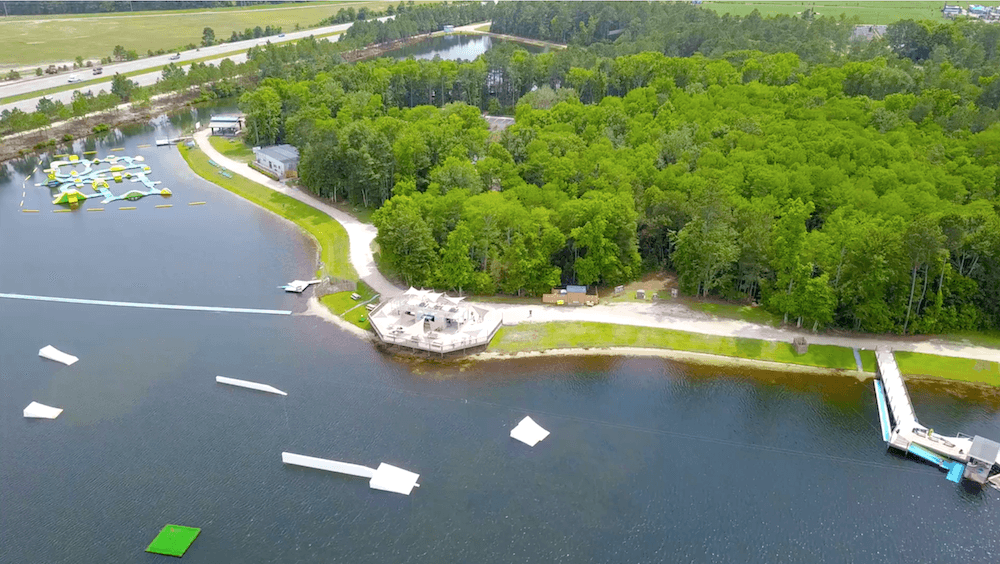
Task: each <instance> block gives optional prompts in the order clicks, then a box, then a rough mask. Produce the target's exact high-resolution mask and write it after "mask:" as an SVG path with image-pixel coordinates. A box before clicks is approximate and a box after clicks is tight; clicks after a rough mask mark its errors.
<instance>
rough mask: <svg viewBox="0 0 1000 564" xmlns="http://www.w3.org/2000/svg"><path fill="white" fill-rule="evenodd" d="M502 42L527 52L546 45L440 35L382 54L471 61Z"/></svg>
mask: <svg viewBox="0 0 1000 564" xmlns="http://www.w3.org/2000/svg"><path fill="white" fill-rule="evenodd" d="M502 43H513V44H514V45H516V46H517V47H520V48H521V49H524V50H526V51H528V52H529V53H544V52H546V51H548V48H547V47H539V46H537V45H529V44H527V43H520V42H516V41H508V40H504V39H496V38H493V37H490V36H487V35H440V36H437V37H432V38H430V39H427V40H424V41H421V42H420V43H414V44H413V45H407V46H406V47H402V48H400V49H393V50H392V51H386V52H385V53H383V54H382V56H383V57H392V58H394V59H409V58H410V57H413V58H414V59H433V58H435V57H440V58H442V59H444V60H447V61H459V60H461V61H472V60H474V59H475V58H476V57H478V56H480V55H482V54H483V53H485V52H487V51H489V50H490V49H492V48H493V47H496V46H497V45H500V44H502Z"/></svg>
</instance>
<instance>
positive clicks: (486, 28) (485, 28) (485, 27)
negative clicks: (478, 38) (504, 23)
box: [476, 24, 493, 31]
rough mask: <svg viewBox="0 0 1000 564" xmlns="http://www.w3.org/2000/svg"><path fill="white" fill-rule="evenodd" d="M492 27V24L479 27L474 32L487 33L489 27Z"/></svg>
mask: <svg viewBox="0 0 1000 564" xmlns="http://www.w3.org/2000/svg"><path fill="white" fill-rule="evenodd" d="M492 25H493V24H486V25H481V26H479V27H477V28H476V31H489V30H490V26H492Z"/></svg>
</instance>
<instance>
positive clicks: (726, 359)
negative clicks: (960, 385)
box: [465, 347, 937, 382]
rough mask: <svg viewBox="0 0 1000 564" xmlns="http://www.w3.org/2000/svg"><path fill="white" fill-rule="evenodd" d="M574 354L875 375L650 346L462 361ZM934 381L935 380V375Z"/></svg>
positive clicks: (476, 357) (491, 354)
mask: <svg viewBox="0 0 1000 564" xmlns="http://www.w3.org/2000/svg"><path fill="white" fill-rule="evenodd" d="M574 356H603V357H610V358H614V357H639V358H665V359H669V360H677V361H681V362H687V363H691V364H700V365H708V366H747V367H754V368H764V369H768V370H774V371H777V372H800V373H807V374H822V375H826V376H849V377H852V378H856V379H857V380H859V381H861V382H864V381H866V380H871V379H873V378H875V374H874V373H871V372H859V371H857V370H843V369H840V368H824V367H821V366H807V365H804V364H792V363H786V362H776V361H771V360H759V359H753V358H739V357H734V356H724V355H718V354H710V353H700V352H693V351H682V350H676V349H657V348H650V347H603V348H583V347H567V348H557V349H547V350H543V351H519V352H512V353H507V352H496V351H484V352H481V353H476V354H473V355H469V356H467V357H465V359H466V360H472V361H477V362H488V361H493V360H514V359H523V358H545V357H574ZM935 380H937V379H936V378H935Z"/></svg>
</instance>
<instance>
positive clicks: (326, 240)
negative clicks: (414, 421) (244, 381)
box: [178, 142, 375, 330]
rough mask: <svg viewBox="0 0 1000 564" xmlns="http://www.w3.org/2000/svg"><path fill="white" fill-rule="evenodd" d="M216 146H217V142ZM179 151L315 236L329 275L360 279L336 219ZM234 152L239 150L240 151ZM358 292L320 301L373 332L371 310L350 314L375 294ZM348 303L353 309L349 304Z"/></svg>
mask: <svg viewBox="0 0 1000 564" xmlns="http://www.w3.org/2000/svg"><path fill="white" fill-rule="evenodd" d="M226 143H228V142H226ZM214 145H216V144H215V143H213V146H214ZM178 148H179V149H180V151H181V156H183V157H184V160H185V161H187V164H188V166H189V167H191V170H193V171H194V172H195V173H196V174H197V175H198V176H200V177H202V178H204V179H205V180H208V181H209V182H212V183H213V184H216V185H218V186H221V187H222V188H225V189H226V190H229V191H230V192H232V193H234V194H236V195H237V196H240V197H242V198H245V199H247V200H250V201H251V202H253V203H255V204H257V205H258V206H260V207H262V208H264V209H266V210H268V211H271V212H273V213H276V214H278V215H280V216H281V217H284V218H285V219H288V220H290V221H292V222H293V223H295V224H296V225H298V226H299V227H300V228H301V229H302V230H303V231H305V232H306V233H308V234H309V235H311V236H312V238H313V239H314V240H315V241H316V243H317V244H318V245H319V248H320V257H321V258H320V260H322V262H323V266H324V269H325V272H326V273H327V274H329V275H331V276H335V277H337V278H344V279H347V280H357V279H358V274H357V272H355V271H354V267H353V266H351V263H350V260H349V258H348V249H349V245H348V238H347V231H345V230H344V227H343V226H342V225H340V224H339V223H337V222H336V221H334V220H333V218H331V217H330V216H328V215H326V214H325V213H323V212H321V211H320V210H318V209H316V208H314V207H312V206H310V205H308V204H304V203H302V202H300V201H298V200H296V199H294V198H291V197H289V196H286V195H284V194H280V193H278V192H275V191H274V190H271V189H270V188H267V187H266V186H262V185H260V184H257V183H256V182H253V181H251V180H248V179H246V178H244V177H242V176H240V175H238V174H234V175H233V177H232V178H226V177H224V176H222V175H221V174H219V169H218V168H216V167H214V166H212V165H211V164H209V162H208V160H209V159H208V156H207V155H205V153H203V152H202V151H200V150H199V149H197V148H194V149H189V148H188V147H187V146H185V145H178ZM231 150H233V151H239V148H236V149H231ZM323 272H324V270H321V271H319V272H318V273H317V275H318V276H322V275H323ZM357 292H358V294H361V296H362V299H361V300H358V301H354V300H352V299H351V297H350V296H351V294H352V293H353V292H340V293H338V294H331V295H329V296H324V297H323V298H322V299H321V300H320V301H321V302H322V303H323V304H324V305H326V307H327V308H329V309H330V311H332V312H333V313H334V314H336V315H339V316H341V317H343V318H344V319H345V320H347V321H349V322H351V323H353V324H355V325H357V326H358V327H361V328H362V329H365V330H371V326H370V325H369V324H368V316H367V314H368V310H366V309H365V308H364V307H360V308H357V309H354V310H352V311H349V312H347V310H348V309H350V307H351V306H355V305H358V304H359V303H362V302H364V301H365V300H367V299H369V298H371V297H372V296H373V295H375V294H374V292H373V291H372V289H371V288H369V287H368V286H367V285H365V284H364V283H363V282H359V283H358V289H357ZM348 303H349V304H350V306H348V305H347V304H348ZM345 312H346V315H345Z"/></svg>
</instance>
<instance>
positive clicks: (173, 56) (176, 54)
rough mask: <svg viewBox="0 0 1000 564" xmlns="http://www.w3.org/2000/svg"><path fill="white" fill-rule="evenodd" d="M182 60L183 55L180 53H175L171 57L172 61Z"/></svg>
mask: <svg viewBox="0 0 1000 564" xmlns="http://www.w3.org/2000/svg"><path fill="white" fill-rule="evenodd" d="M180 58H181V54H180V53H174V54H173V55H170V60H171V61H176V60H177V59H180Z"/></svg>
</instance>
